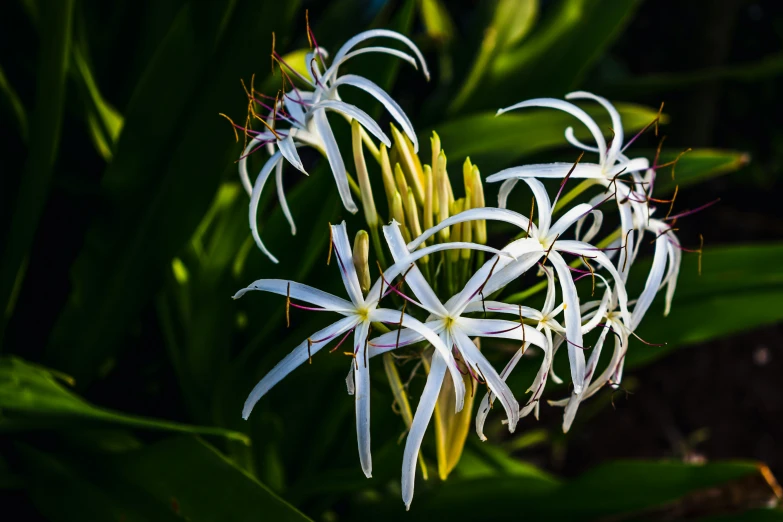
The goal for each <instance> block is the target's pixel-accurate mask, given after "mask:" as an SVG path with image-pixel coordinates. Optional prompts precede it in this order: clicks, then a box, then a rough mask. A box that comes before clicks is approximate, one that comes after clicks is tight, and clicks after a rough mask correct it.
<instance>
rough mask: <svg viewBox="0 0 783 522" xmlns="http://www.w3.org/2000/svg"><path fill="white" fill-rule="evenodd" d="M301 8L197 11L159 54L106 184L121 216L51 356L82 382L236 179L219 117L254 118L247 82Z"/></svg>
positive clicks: (250, 4) (66, 314)
mask: <svg viewBox="0 0 783 522" xmlns="http://www.w3.org/2000/svg"><path fill="white" fill-rule="evenodd" d="M295 7H296V2H286V3H274V4H269V3H265V4H259V3H258V2H254V1H251V0H238V1H237V2H235V3H229V4H226V5H224V4H217V3H205V4H202V3H199V4H186V5H185V6H184V7H183V8H182V10H181V11H180V13H179V15H178V16H177V18H176V20H175V22H174V24H173V25H172V27H171V29H170V31H169V34H168V35H167V36H166V38H165V40H164V41H163V43H162V45H161V47H160V49H158V51H157V52H156V54H155V57H154V58H153V60H152V62H151V63H150V65H149V67H148V68H147V71H146V72H145V74H144V76H143V78H142V80H141V82H140V83H139V85H138V87H137V88H136V90H135V93H134V95H133V98H132V100H131V102H130V105H129V107H128V109H127V110H126V115H125V125H124V129H123V132H122V136H121V139H120V142H119V143H118V145H117V151H116V155H115V158H114V161H113V162H112V163H111V164H110V165H109V167H108V170H107V172H106V174H105V176H104V178H103V184H102V188H103V192H104V195H105V197H106V203H107V208H108V209H109V211H108V212H107V213H106V215H104V216H101V217H100V219H98V220H96V221H95V223H93V225H92V227H91V228H90V230H89V232H88V234H87V240H86V244H85V247H84V249H83V250H82V252H81V254H80V256H79V258H78V260H77V262H76V264H75V267H74V276H73V277H74V280H75V281H74V285H75V291H74V292H73V293H72V295H71V297H70V299H69V302H68V304H67V305H66V308H65V310H64V311H63V313H62V314H61V316H60V318H59V320H58V322H57V324H56V326H55V329H54V332H53V334H52V337H51V340H50V343H49V346H48V350H47V357H48V359H49V360H50V361H51V362H52V365H54V366H57V367H60V368H63V369H65V370H67V371H68V372H69V373H71V374H74V375H75V376H76V377H77V378H78V379H79V382H84V381H86V380H88V378H89V377H91V376H94V375H95V373H96V372H97V369H98V368H99V367H101V365H102V364H104V362H105V361H106V360H107V358H109V357H110V356H111V355H112V353H113V351H114V350H115V349H116V347H117V344H118V340H119V339H120V338H121V336H122V335H123V334H124V333H125V332H126V330H127V328H128V325H129V324H131V323H132V322H133V321H134V320H135V319H136V318H137V317H138V315H139V314H140V313H141V312H142V310H143V308H144V305H145V304H146V303H148V302H149V301H150V300H151V298H152V296H153V295H154V293H155V292H156V291H157V290H158V289H159V288H160V286H161V284H162V282H163V278H164V275H165V274H166V272H167V270H168V269H169V267H170V263H171V259H172V258H173V257H174V256H175V254H176V253H177V252H178V251H179V249H180V248H181V247H182V246H183V245H184V244H185V243H186V241H187V240H188V238H189V237H190V236H191V234H192V233H193V231H194V230H195V228H196V227H197V225H198V223H199V222H200V220H201V217H202V216H203V214H204V213H205V212H206V210H207V209H208V208H209V205H210V202H211V200H212V198H213V195H214V194H215V192H216V190H217V189H218V186H219V183H220V180H221V177H222V176H223V173H224V172H225V173H226V174H227V175H231V176H235V175H236V174H235V169H236V165H235V164H234V163H233V160H234V159H235V158H236V157H237V155H238V151H237V145H236V143H234V141H233V136H232V135H231V133H230V132H229V131H228V130H227V129H226V125H225V121H222V120H221V118H219V116H218V113H219V112H229V113H231V112H232V110H229V111H226V110H225V109H226V107H227V106H228V107H229V108H231V107H233V111H234V112H236V113H244V110H245V107H246V103H245V102H243V95H242V92H241V87H240V86H239V84H238V81H237V80H238V79H239V78H242V77H249V76H250V74H251V73H252V72H253V69H254V68H256V67H261V66H259V65H258V63H257V57H258V50H257V47H256V46H255V45H254V43H255V40H254V39H255V35H256V34H259V33H260V32H263V33H269V32H270V31H271V30H273V29H275V28H278V29H280V28H283V27H285V26H286V25H287V23H288V20H290V18H291V16H292V14H293V11H294V9H295ZM270 22H273V24H272V26H270ZM264 68H265V66H264ZM173 86H176V88H173ZM129 283H130V284H132V285H133V291H132V292H127V291H126V289H127V285H128V284H129Z"/></svg>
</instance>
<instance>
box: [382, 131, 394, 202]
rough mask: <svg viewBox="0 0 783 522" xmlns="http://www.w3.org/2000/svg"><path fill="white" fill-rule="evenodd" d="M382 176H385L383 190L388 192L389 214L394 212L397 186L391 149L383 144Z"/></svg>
mask: <svg viewBox="0 0 783 522" xmlns="http://www.w3.org/2000/svg"><path fill="white" fill-rule="evenodd" d="M381 177H382V178H383V191H384V192H385V193H386V204H387V205H388V206H389V214H390V215H391V214H392V203H393V202H394V193H395V192H397V187H396V186H395V184H394V174H392V168H391V163H390V162H389V151H388V150H386V145H384V144H383V143H382V144H381Z"/></svg>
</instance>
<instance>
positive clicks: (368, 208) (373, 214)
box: [351, 120, 378, 227]
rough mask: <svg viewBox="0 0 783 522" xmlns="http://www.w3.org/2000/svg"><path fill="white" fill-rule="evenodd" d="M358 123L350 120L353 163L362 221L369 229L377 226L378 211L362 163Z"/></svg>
mask: <svg viewBox="0 0 783 522" xmlns="http://www.w3.org/2000/svg"><path fill="white" fill-rule="evenodd" d="M361 129H362V128H361V127H360V126H359V122H358V121H356V120H351V141H352V144H353V162H354V164H355V166H356V177H357V178H358V179H359V189H360V190H361V193H362V208H363V210H364V219H365V220H366V221H367V224H368V225H369V226H371V227H375V226H377V225H378V211H377V210H376V209H375V200H374V199H373V197H372V187H371V185H370V176H369V174H368V173H367V164H366V163H365V161H364V149H363V147H362V134H361Z"/></svg>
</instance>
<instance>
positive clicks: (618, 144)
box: [565, 91, 623, 165]
mask: <svg viewBox="0 0 783 522" xmlns="http://www.w3.org/2000/svg"><path fill="white" fill-rule="evenodd" d="M565 99H566V100H594V101H597V102H598V103H600V104H601V105H602V106H603V108H604V109H606V112H608V113H609V117H610V118H611V119H612V130H613V131H614V139H613V140H612V144H611V145H610V147H609V150H608V152H607V153H606V163H607V164H608V165H611V164H613V163H614V162H615V160H616V159H617V155H618V154H620V151H621V150H622V148H623V120H622V118H620V113H619V112H617V109H615V108H614V105H612V104H611V103H609V100H607V99H606V98H603V97H601V96H596V95H595V94H593V93H590V92H585V91H576V92H572V93H569V94H566V97H565Z"/></svg>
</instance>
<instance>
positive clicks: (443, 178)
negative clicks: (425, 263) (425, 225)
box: [436, 151, 450, 241]
mask: <svg viewBox="0 0 783 522" xmlns="http://www.w3.org/2000/svg"><path fill="white" fill-rule="evenodd" d="M437 165H438V186H437V187H436V189H437V191H438V208H439V212H438V223H441V222H443V221H445V220H447V219H448V218H449V206H450V204H449V185H448V181H449V176H448V174H447V173H446V155H445V154H444V153H443V151H441V152H440V154H438V163H437ZM440 238H441V240H442V241H448V240H449V229H448V227H447V228H444V229H443V230H441V231H440Z"/></svg>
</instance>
